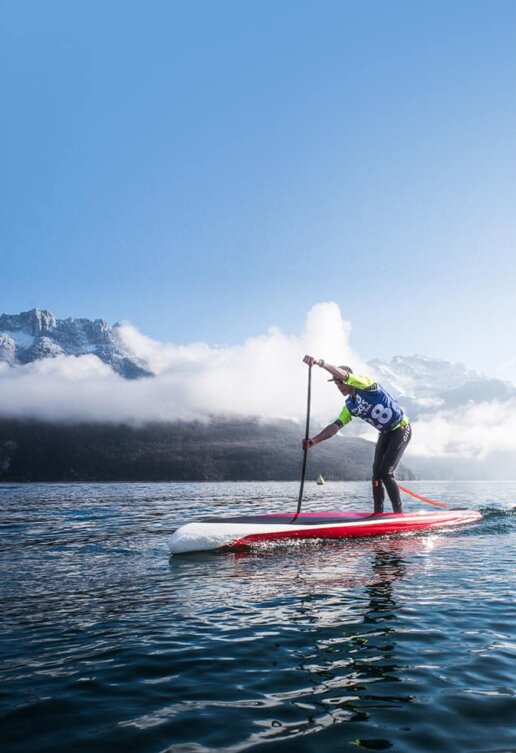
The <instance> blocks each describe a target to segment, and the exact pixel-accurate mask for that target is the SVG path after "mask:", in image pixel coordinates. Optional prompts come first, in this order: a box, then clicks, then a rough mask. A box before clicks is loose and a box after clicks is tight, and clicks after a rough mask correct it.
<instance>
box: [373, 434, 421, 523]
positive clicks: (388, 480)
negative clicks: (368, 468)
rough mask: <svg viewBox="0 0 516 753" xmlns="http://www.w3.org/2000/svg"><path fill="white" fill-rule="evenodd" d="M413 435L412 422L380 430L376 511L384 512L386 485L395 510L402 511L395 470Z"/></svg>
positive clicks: (375, 474) (375, 478)
mask: <svg viewBox="0 0 516 753" xmlns="http://www.w3.org/2000/svg"><path fill="white" fill-rule="evenodd" d="M411 436H412V428H411V426H410V424H407V425H406V426H400V428H399V429H394V430H392V431H385V432H380V435H379V437H378V442H377V443H376V450H375V453H374V462H373V500H374V511H375V513H379V512H383V500H384V497H385V493H384V487H385V489H387V494H388V495H389V499H390V500H391V503H392V509H393V510H394V512H401V498H400V490H399V489H398V484H397V483H396V481H395V480H394V471H395V470H396V468H397V467H398V463H399V462H400V460H401V457H402V455H403V453H404V452H405V450H406V449H407V445H408V443H409V442H410V438H411Z"/></svg>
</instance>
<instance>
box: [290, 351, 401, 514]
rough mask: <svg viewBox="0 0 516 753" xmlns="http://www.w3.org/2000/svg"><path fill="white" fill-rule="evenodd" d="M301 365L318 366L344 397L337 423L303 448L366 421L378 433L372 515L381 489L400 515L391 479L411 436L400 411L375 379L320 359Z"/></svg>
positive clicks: (381, 496)
mask: <svg viewBox="0 0 516 753" xmlns="http://www.w3.org/2000/svg"><path fill="white" fill-rule="evenodd" d="M303 362H304V363H306V364H307V365H308V366H314V365H317V366H320V367H321V368H322V369H325V370H326V371H328V372H329V373H330V374H331V375H332V378H331V379H330V380H328V381H330V382H335V384H336V385H337V387H338V389H339V392H340V393H341V394H342V395H344V397H345V398H346V402H345V403H344V407H343V408H342V411H341V412H340V415H339V417H338V418H337V419H336V421H334V422H333V423H331V424H328V426H327V427H326V428H325V429H323V430H322V431H321V432H319V434H316V436H315V437H311V438H310V439H304V440H303V449H304V450H308V449H309V448H310V447H313V446H314V445H316V444H319V442H324V440H325V439H330V438H331V437H333V436H335V434H337V432H338V431H340V429H342V427H343V426H344V425H345V424H347V423H349V422H350V421H351V420H352V419H353V418H354V417H357V418H361V419H363V420H364V421H367V423H368V424H371V426H374V428H375V429H377V430H378V431H379V432H380V434H379V437H378V442H377V443H376V450H375V453H374V461H373V500H374V511H375V514H376V513H382V512H383V500H384V496H385V492H384V487H385V489H387V494H388V495H389V499H390V501H391V504H392V509H393V510H394V512H401V497H400V490H399V488H398V484H397V483H396V481H395V479H394V471H395V470H396V468H397V467H398V463H399V462H400V460H401V457H402V455H403V453H404V452H405V450H406V449H407V445H408V443H409V442H410V438H411V436H412V428H411V426H410V423H409V420H408V417H407V416H406V415H405V413H404V412H403V409H402V408H401V407H400V405H399V404H398V402H397V401H396V400H395V399H394V398H393V397H392V396H391V395H389V393H388V392H387V391H386V390H384V389H383V387H381V386H380V385H379V384H378V383H377V382H375V381H374V379H371V377H367V376H358V374H353V369H351V368H350V367H349V366H332V365H331V364H330V363H326V362H325V361H323V359H322V358H321V359H319V358H314V357H313V356H305V357H304V358H303Z"/></svg>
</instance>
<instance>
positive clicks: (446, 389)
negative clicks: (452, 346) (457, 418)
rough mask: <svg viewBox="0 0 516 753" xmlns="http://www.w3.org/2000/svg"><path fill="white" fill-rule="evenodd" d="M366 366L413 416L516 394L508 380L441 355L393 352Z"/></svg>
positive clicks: (515, 395) (505, 397)
mask: <svg viewBox="0 0 516 753" xmlns="http://www.w3.org/2000/svg"><path fill="white" fill-rule="evenodd" d="M369 366H370V367H371V375H372V376H375V377H377V378H378V381H379V382H380V383H381V384H382V385H383V386H384V387H385V388H386V389H388V390H389V391H390V392H392V394H393V395H396V396H397V397H398V398H399V399H400V400H401V401H402V402H403V405H404V406H405V407H406V409H407V411H408V412H409V413H410V415H411V416H412V417H413V418H415V417H417V416H418V415H420V414H421V413H424V412H426V411H428V410H432V409H439V408H457V407H459V406H461V405H467V404H469V403H480V402H483V401H488V400H494V399H498V400H508V399H510V398H511V397H516V388H515V387H514V385H512V384H511V383H510V382H504V381H502V380H501V379H495V378H493V377H490V376H487V375H486V374H482V373H480V372H478V371H468V370H467V369H466V368H465V367H464V366H463V365H462V364H457V363H449V362H448V361H443V360H441V359H436V358H427V357H426V356H421V355H415V356H411V357H407V356H395V357H394V358H392V359H391V361H389V362H386V361H381V360H379V359H375V360H372V361H370V362H369Z"/></svg>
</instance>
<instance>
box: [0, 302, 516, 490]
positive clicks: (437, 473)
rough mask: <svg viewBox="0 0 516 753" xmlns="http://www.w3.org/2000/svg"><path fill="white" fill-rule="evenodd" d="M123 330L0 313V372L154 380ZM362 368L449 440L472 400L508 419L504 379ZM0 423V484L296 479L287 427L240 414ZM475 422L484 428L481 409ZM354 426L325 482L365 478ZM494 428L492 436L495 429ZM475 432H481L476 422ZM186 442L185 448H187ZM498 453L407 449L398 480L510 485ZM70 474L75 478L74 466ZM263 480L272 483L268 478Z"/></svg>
mask: <svg viewBox="0 0 516 753" xmlns="http://www.w3.org/2000/svg"><path fill="white" fill-rule="evenodd" d="M122 326H123V325H121V324H115V325H113V326H111V325H109V324H108V323H107V322H105V321H103V320H102V319H96V320H94V321H91V320H89V319H73V318H68V319H58V318H56V317H55V316H54V314H53V313H52V312H51V311H49V310H47V309H37V308H36V309H32V310H31V311H26V312H22V313H20V314H15V315H8V314H3V315H0V366H1V362H3V363H4V364H6V365H7V367H6V366H4V374H12V375H15V374H16V373H17V371H18V370H19V371H20V374H23V373H25V369H26V367H27V366H28V365H30V364H33V363H35V362H38V361H39V362H41V361H45V360H46V359H56V358H59V357H63V356H75V357H81V356H85V355H88V356H95V357H96V358H98V359H99V360H100V361H101V362H102V363H103V364H105V365H106V366H108V367H109V368H110V369H112V370H113V372H115V373H116V374H118V375H119V376H121V377H122V378H123V379H124V380H144V382H143V384H145V380H147V379H149V380H152V379H153V378H154V377H155V374H154V372H153V369H152V368H151V365H150V364H149V363H148V362H147V361H146V360H145V358H143V357H142V356H141V354H140V353H137V352H135V350H133V349H132V347H131V345H129V344H128V340H127V338H126V339H124V338H123V337H122V333H121V328H122ZM6 368H7V371H6ZM11 369H12V371H11ZM368 370H369V371H368V373H369V374H370V375H371V376H374V377H375V378H377V379H378V381H379V382H380V383H381V384H382V385H383V386H384V387H385V388H387V389H388V390H389V391H390V392H392V393H393V394H394V395H396V396H397V397H398V398H399V399H400V402H401V403H402V405H403V406H404V408H405V410H406V411H407V412H408V414H409V416H410V418H411V420H412V422H417V421H418V420H419V419H420V420H421V422H422V423H421V424H420V426H421V425H422V424H424V423H425V421H428V419H432V418H436V417H443V416H446V415H451V418H450V419H449V424H450V425H453V426H454V431H455V433H456V434H457V432H458V434H459V435H460V432H461V430H462V420H461V418H460V416H459V417H458V418H457V417H456V415H455V413H454V412H455V411H462V412H464V411H468V410H469V409H471V408H472V407H473V408H474V407H475V406H476V405H478V404H480V403H484V404H485V403H489V402H492V401H495V402H497V403H498V404H499V405H502V406H512V407H510V410H512V411H514V405H515V399H516V387H515V386H514V385H513V384H512V383H510V382H506V381H503V380H500V379H496V378H494V377H492V376H491V375H486V374H484V373H481V372H480V371H473V370H468V369H466V368H465V367H464V366H463V365H461V364H457V363H450V362H448V361H444V360H440V359H434V358H428V357H426V356H423V355H414V356H410V357H407V356H400V355H398V356H395V357H394V358H392V359H391V360H390V361H384V360H380V359H374V360H372V361H370V362H369V364H368ZM156 384H157V382H156ZM151 389H152V390H154V387H152V388H151ZM483 411H484V409H483ZM504 411H505V412H506V414H507V415H508V413H507V411H506V410H505V407H504V408H503V409H502V414H503V412H504ZM5 415H6V416H7V415H10V419H9V420H7V419H2V420H0V478H1V479H3V480H7V479H17V480H29V479H33V480H36V479H40V480H43V479H45V480H59V479H65V478H77V480H80V479H81V478H88V479H93V478H95V477H96V476H95V469H97V471H98V474H99V476H98V477H99V478H103V479H105V480H111V479H112V478H117V479H120V480H123V479H124V478H133V475H132V474H136V477H139V478H159V479H167V478H169V479H171V480H174V479H176V480H177V479H191V478H199V479H205V480H210V479H213V480H217V479H220V478H224V479H228V480H229V479H243V478H253V477H254V478H257V479H258V478H272V477H276V478H278V479H283V478H285V479H286V478H292V477H294V476H295V474H296V473H297V470H295V471H294V470H293V469H294V468H296V469H297V459H298V455H299V432H300V429H299V426H298V425H297V424H295V425H293V424H288V423H281V422H277V421H276V422H270V421H269V423H268V424H267V426H268V428H266V429H265V430H264V431H262V428H261V427H262V426H263V425H264V423H263V422H262V423H261V424H255V423H253V422H252V421H251V422H250V419H249V418H245V419H244V418H242V419H241V420H240V423H239V419H234V420H232V421H231V422H229V423H228V422H227V421H225V420H224V417H223V416H219V417H218V418H216V419H213V420H212V422H211V423H209V424H204V425H197V424H196V423H195V422H191V423H190V424H188V422H186V423H184V422H183V423H180V422H177V421H174V420H172V421H170V422H169V424H168V426H169V428H168V429H166V428H163V426H162V427H160V426H159V425H157V424H153V425H152V424H149V425H148V427H146V428H145V427H142V426H140V427H139V428H138V427H135V426H133V427H132V428H130V427H128V426H127V425H124V424H122V423H119V424H118V425H115V424H113V426H111V427H109V426H107V425H104V424H100V423H99V424H98V425H97V426H96V427H95V425H94V423H93V422H90V423H92V427H91V428H88V427H87V426H86V425H85V424H79V422H78V421H76V422H75V425H74V426H73V425H71V424H70V421H68V426H66V425H65V424H64V423H63V422H61V423H60V424H57V423H56V424H53V425H52V423H46V424H45V423H43V422H42V421H41V420H40V421H39V422H38V421H32V422H31V421H29V420H28V419H21V418H19V419H17V418H16V416H17V414H13V413H11V414H9V413H6V414H5ZM474 420H476V419H474ZM481 420H482V421H485V420H486V419H485V412H483V413H482V417H481ZM265 423H266V422H265ZM361 424H362V422H358V421H357V422H352V424H351V425H350V426H349V427H346V432H345V434H346V437H345V441H348V440H349V443H348V444H347V445H346V456H347V457H348V461H349V462H348V463H347V465H345V464H344V465H343V461H342V449H343V447H344V444H343V443H342V442H336V443H328V445H326V443H325V444H324V452H323V451H322V450H321V453H323V454H321V455H320V457H321V459H322V458H323V457H324V458H325V461H324V463H322V465H323V466H324V469H325V472H326V474H328V476H329V477H333V478H350V479H351V478H364V477H367V474H368V472H369V471H368V470H367V471H366V470H365V469H366V468H369V466H370V461H371V457H372V451H373V448H374V445H373V443H372V442H367V441H366V442H365V441H364V440H363V439H360V431H361ZM493 426H494V428H495V429H497V430H498V429H499V427H497V426H496V424H493ZM475 430H476V428H475ZM479 430H480V431H482V426H479ZM421 431H422V430H421V429H420V436H421ZM439 431H440V430H439ZM192 437H195V441H191V438H192ZM271 438H272V442H271ZM340 439H342V438H341V437H340ZM431 443H433V439H432V440H431ZM498 445H499V446H501V447H503V451H501V450H499V451H498V452H494V451H487V449H486V451H485V452H483V453H479V452H478V451H477V452H476V453H475V452H473V453H472V452H458V453H457V452H456V451H455V452H451V453H446V452H444V453H441V454H440V456H437V454H436V453H433V454H432V456H430V455H429V454H428V453H427V455H426V456H423V455H421V456H417V455H416V454H415V453H414V452H411V453H409V454H410V460H408V461H407V465H408V466H409V468H410V470H408V469H404V471H403V472H404V473H408V474H410V472H411V471H413V472H415V474H416V475H417V476H420V477H426V478H428V477H430V478H493V477H494V478H514V476H515V472H516V456H515V454H514V451H513V450H511V449H510V447H508V445H507V443H502V445H500V443H498ZM485 446H486V447H487V444H485ZM117 448H122V450H120V449H117ZM185 448H186V449H187V450H188V451H186V449H185ZM271 448H273V451H272V452H271V451H270V450H271ZM412 449H413V448H412ZM74 453H75V454H74ZM158 457H159V458H161V460H160V461H159V463H161V465H159V463H158V460H157V458H158ZM102 458H104V459H103V460H102ZM106 458H108V459H110V460H109V462H108V461H107V460H106ZM167 458H168V460H167ZM67 459H68V460H67ZM106 463H107V464H106ZM157 464H158V465H159V468H158V465H157ZM321 467H322V466H321ZM36 468H37V469H39V470H37V471H36ZM81 468H82V471H83V475H82V476H81V473H80V471H79V470H77V469H81ZM45 469H46V470H45ZM101 469H102V470H101ZM138 469H139V470H138ZM271 469H274V471H272V470H271ZM320 471H321V468H319V469H318V472H320ZM271 472H274V473H276V474H277V475H276V476H270V473H271ZM314 472H315V469H314ZM138 474H139V475H138ZM253 474H254V475H253Z"/></svg>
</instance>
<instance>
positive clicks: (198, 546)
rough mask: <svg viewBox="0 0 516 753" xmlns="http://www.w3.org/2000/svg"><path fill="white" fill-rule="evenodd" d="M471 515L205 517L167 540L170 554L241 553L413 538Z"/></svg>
mask: <svg viewBox="0 0 516 753" xmlns="http://www.w3.org/2000/svg"><path fill="white" fill-rule="evenodd" d="M481 517H482V515H481V513H479V512H477V511H476V510H466V509H457V510H442V511H440V512H426V511H425V510H421V511H417V512H406V513H382V514H379V515H371V513H367V512H348V511H341V512H304V513H301V514H300V515H299V516H298V517H295V513H293V512H292V513H271V514H267V515H254V516H241V517H228V518H204V519H203V520H199V521H196V522H194V523H187V524H186V525H183V526H181V527H180V528H178V529H177V530H176V531H175V532H174V533H173V535H172V536H171V537H170V540H169V546H170V551H171V552H172V554H182V553H186V552H201V551H208V550H214V549H223V550H231V549H242V548H246V547H252V546H256V545H260V544H264V543H267V542H270V541H278V540H284V541H285V540H286V541H288V540H293V541H298V540H300V539H341V538H356V537H362V536H382V535H386V534H394V533H412V532H415V531H421V530H425V529H431V528H442V527H446V526H457V525H462V524H464V523H472V522H474V521H476V520H480V519H481Z"/></svg>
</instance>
